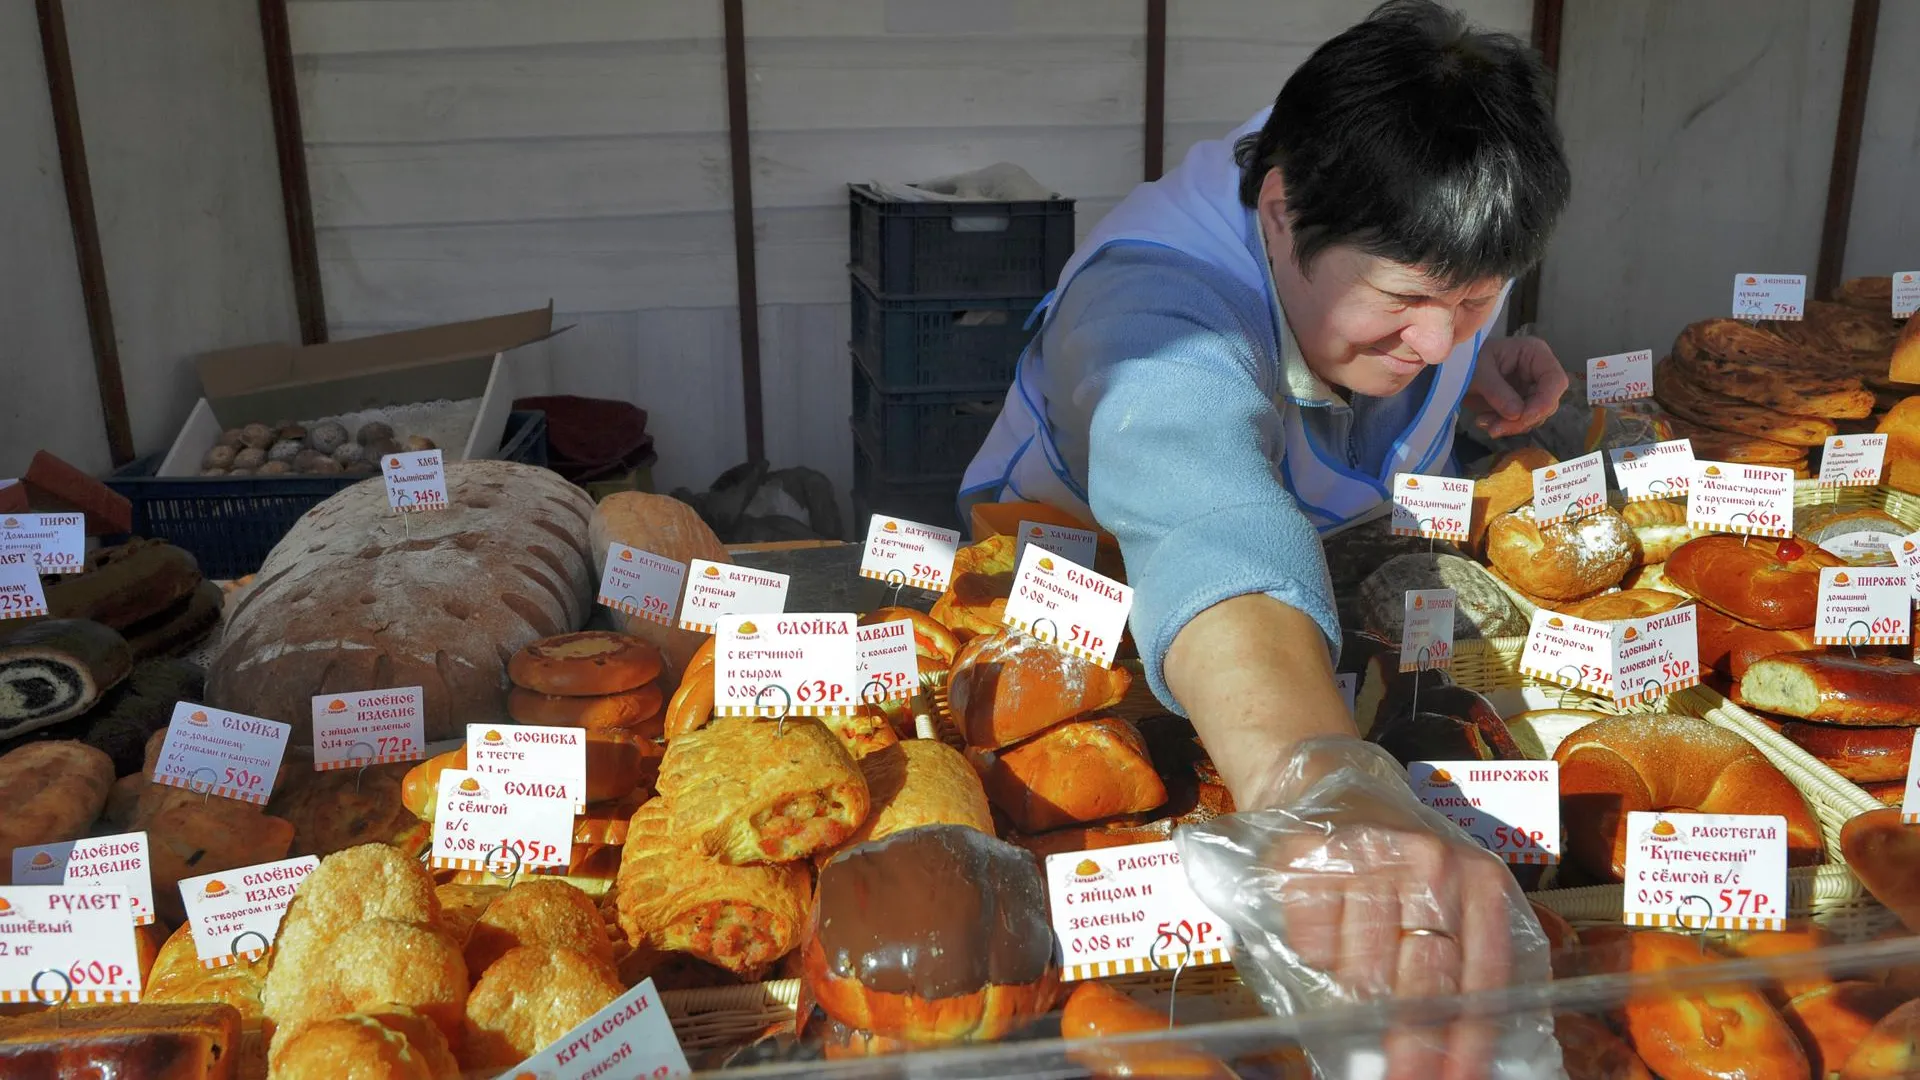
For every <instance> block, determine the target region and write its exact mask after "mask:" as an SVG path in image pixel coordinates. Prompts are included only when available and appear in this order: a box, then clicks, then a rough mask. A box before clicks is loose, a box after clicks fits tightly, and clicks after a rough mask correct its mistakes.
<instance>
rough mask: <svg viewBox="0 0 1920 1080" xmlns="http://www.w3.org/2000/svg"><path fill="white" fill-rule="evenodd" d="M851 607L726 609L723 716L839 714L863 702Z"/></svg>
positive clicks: (717, 690) (718, 704)
mask: <svg viewBox="0 0 1920 1080" xmlns="http://www.w3.org/2000/svg"><path fill="white" fill-rule="evenodd" d="M857 622H858V620H857V619H855V618H854V617H853V616H852V615H850V614H840V613H834V614H812V613H809V614H798V613H796V614H784V615H783V614H778V613H775V614H770V615H723V616H721V617H720V625H719V626H718V627H717V628H716V629H715V630H714V643H713V706H714V712H716V713H718V714H719V715H721V716H776V717H777V716H840V715H845V714H848V713H850V712H852V711H853V710H854V709H855V708H858V707H859V704H860V678H859V675H858V672H859V668H860V660H859V651H858V646H857V643H856V641H855V639H854V630H855V628H856V624H857Z"/></svg>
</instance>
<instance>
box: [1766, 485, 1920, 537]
mask: <svg viewBox="0 0 1920 1080" xmlns="http://www.w3.org/2000/svg"><path fill="white" fill-rule="evenodd" d="M1793 505H1794V506H1795V507H1796V508H1797V507H1802V506H1833V505H1840V506H1854V507H1859V508H1860V509H1862V510H1878V511H1880V512H1882V513H1884V514H1886V515H1887V516H1888V517H1891V518H1894V519H1895V520H1897V521H1899V522H1900V523H1901V524H1903V525H1905V526H1906V527H1907V528H1909V529H1920V496H1914V495H1909V494H1907V493H1906V492H1904V491H1895V490H1894V489H1893V488H1890V487H1886V486H1884V485H1883V486H1880V487H1826V488H1823V487H1821V486H1820V482H1819V481H1818V480H1801V481H1799V482H1798V483H1796V484H1794V485H1793Z"/></svg>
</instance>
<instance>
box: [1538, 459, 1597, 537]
mask: <svg viewBox="0 0 1920 1080" xmlns="http://www.w3.org/2000/svg"><path fill="white" fill-rule="evenodd" d="M1606 508H1607V466H1606V459H1605V458H1604V457H1603V456H1602V455H1601V453H1600V452H1599V451H1598V450H1596V451H1594V452H1593V453H1591V454H1587V455H1585V456H1582V457H1577V458H1574V459H1573V460H1572V461H1561V462H1556V463H1555V464H1552V465H1547V466H1544V467H1542V468H1538V469H1535V470H1533V519H1534V521H1535V522H1536V523H1537V524H1540V525H1551V524H1553V523H1554V522H1556V521H1565V520H1568V519H1570V518H1583V517H1586V516H1588V515H1590V514H1597V513H1599V512H1600V511H1602V510H1605V509H1606Z"/></svg>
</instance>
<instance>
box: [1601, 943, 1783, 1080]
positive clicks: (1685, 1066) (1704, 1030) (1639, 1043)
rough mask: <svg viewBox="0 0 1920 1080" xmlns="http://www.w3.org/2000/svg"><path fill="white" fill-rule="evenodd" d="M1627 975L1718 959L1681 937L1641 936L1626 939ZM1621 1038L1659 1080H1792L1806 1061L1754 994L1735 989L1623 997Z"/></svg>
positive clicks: (1650, 992)
mask: <svg viewBox="0 0 1920 1080" xmlns="http://www.w3.org/2000/svg"><path fill="white" fill-rule="evenodd" d="M1630 949H1631V953H1630V956H1631V960H1630V964H1631V967H1632V970H1633V972H1634V974H1636V975H1646V976H1651V975H1654V974H1657V973H1660V972H1668V971H1673V970H1675V969H1684V968H1693V967H1698V966H1700V965H1703V964H1713V963H1718V962H1720V961H1721V960H1722V959H1723V958H1722V957H1720V956H1718V955H1717V954H1715V953H1713V952H1711V951H1709V950H1708V949H1707V948H1706V946H1704V945H1703V944H1701V942H1700V941H1699V940H1698V939H1697V938H1695V937H1693V936H1691V935H1686V934H1667V933H1660V932H1646V931H1643V932H1641V933H1637V934H1634V935H1633V936H1632V937H1631V939H1630ZM1624 1020H1625V1024H1624V1025H1623V1026H1624V1030H1625V1032H1626V1036H1627V1041H1628V1042H1629V1043H1631V1044H1632V1046H1633V1049H1634V1052H1635V1053H1637V1054H1639V1055H1640V1057H1641V1059H1642V1060H1643V1061H1645V1062H1646V1063H1647V1066H1648V1067H1649V1068H1651V1069H1652V1070H1653V1072H1654V1074H1655V1075H1657V1076H1661V1077H1702V1078H1704V1077H1714V1076H1741V1077H1747V1078H1750V1080H1762V1078H1765V1080H1799V1078H1802V1077H1806V1076H1808V1075H1810V1074H1809V1072H1808V1065H1807V1056H1806V1054H1805V1053H1804V1052H1803V1051H1802V1050H1801V1048H1800V1042H1799V1040H1797V1039H1795V1038H1794V1036H1793V1030H1792V1029H1791V1028H1789V1027H1788V1026H1787V1022H1786V1020H1785V1019H1783V1018H1782V1017H1781V1016H1780V1013H1779V1012H1778V1011H1777V1010H1775V1009H1774V1007H1773V1006H1772V1005H1771V1004H1770V1003H1768V1001H1767V999H1766V997H1765V996H1764V995H1762V994H1761V993H1760V992H1759V991H1758V990H1755V989H1751V988H1748V987H1745V986H1740V985H1737V984H1734V985H1710V986H1695V985H1689V986H1688V987H1687V988H1686V989H1685V990H1682V991H1678V992H1676V991H1673V990H1669V989H1665V988H1660V987H1656V988H1652V989H1648V990H1643V991H1640V992H1637V993H1632V994H1630V995H1629V996H1628V997H1627V1002H1626V1008H1625V1010H1624Z"/></svg>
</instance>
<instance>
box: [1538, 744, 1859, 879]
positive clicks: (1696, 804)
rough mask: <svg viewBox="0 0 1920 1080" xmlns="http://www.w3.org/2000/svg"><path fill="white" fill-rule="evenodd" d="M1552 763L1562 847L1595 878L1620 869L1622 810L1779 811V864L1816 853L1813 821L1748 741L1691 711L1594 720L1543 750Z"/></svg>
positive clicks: (1617, 875)
mask: <svg viewBox="0 0 1920 1080" xmlns="http://www.w3.org/2000/svg"><path fill="white" fill-rule="evenodd" d="M1553 760H1555V761H1557V762H1559V763H1560V813H1561V819H1562V821H1563V823H1564V825H1565V829H1566V834H1567V856H1568V858H1570V859H1571V860H1573V861H1574V862H1576V863H1578V864H1579V866H1580V867H1581V869H1583V870H1585V871H1586V872H1587V873H1589V874H1592V875H1593V876H1594V877H1595V878H1597V879H1599V880H1601V881H1620V880H1622V878H1623V876H1624V874H1625V872H1626V859H1627V814H1628V813H1630V812H1632V811H1635V810H1654V811H1658V810H1684V811H1686V812H1688V813H1701V814H1779V815H1781V816H1782V817H1784V818H1786V823H1787V864H1788V865H1789V866H1808V865H1811V864H1814V863H1817V862H1819V861H1820V859H1821V851H1822V848H1821V833H1820V822H1819V821H1818V820H1817V819H1816V818H1815V817H1814V816H1813V812H1812V811H1811V810H1809V809H1808V808H1807V803H1806V800H1805V799H1804V798H1803V797H1802V796H1801V794H1800V790H1799V789H1798V788H1796V787H1794V786H1793V781H1791V780H1788V779H1787V778H1786V776H1785V775H1784V774H1782V773H1781V772H1780V770H1779V769H1777V768H1775V767H1774V765H1773V763H1772V762H1770V761H1768V760H1767V758H1766V756H1765V755H1764V754H1762V753H1760V751H1758V750H1756V749H1754V747H1753V744H1751V743H1749V742H1747V740H1745V739H1743V738H1741V737H1740V736H1739V735H1737V734H1735V733H1734V732H1731V731H1728V730H1727V729H1725V728H1722V727H1717V726H1715V725H1714V724H1711V723H1709V722H1707V721H1705V720H1699V719H1695V718H1694V717H1691V716H1671V715H1664V714H1659V713H1639V714H1635V715H1631V716H1609V717H1606V718H1604V719H1600V720H1596V721H1595V722H1593V723H1591V724H1588V725H1587V726H1586V727H1583V728H1581V729H1580V730H1578V731H1575V732H1573V733H1572V734H1570V735H1568V736H1567V737H1566V738H1565V739H1564V740H1562V742H1561V743H1560V746H1559V748H1558V749H1556V750H1554V752H1553Z"/></svg>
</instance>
